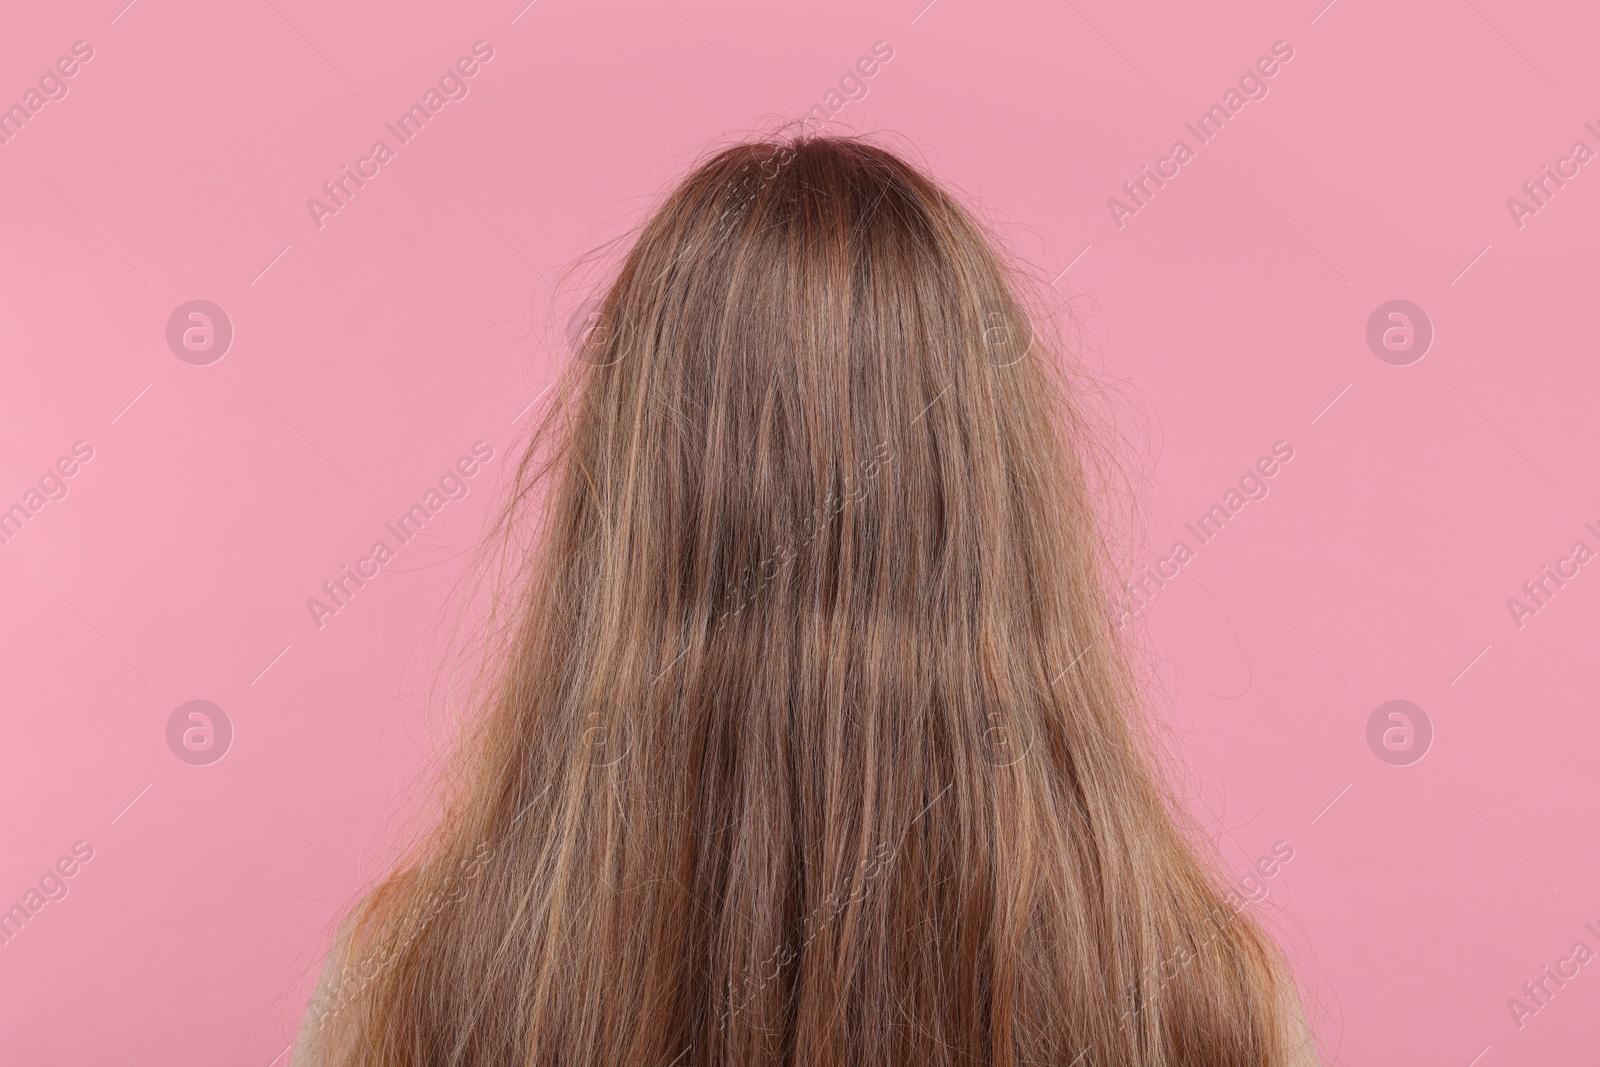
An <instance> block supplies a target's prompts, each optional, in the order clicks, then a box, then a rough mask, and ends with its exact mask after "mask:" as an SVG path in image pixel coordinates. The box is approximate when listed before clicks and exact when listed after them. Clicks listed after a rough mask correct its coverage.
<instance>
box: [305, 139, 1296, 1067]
mask: <svg viewBox="0 0 1600 1067" xmlns="http://www.w3.org/2000/svg"><path fill="white" fill-rule="evenodd" d="M999 248H1000V244H999V242H997V241H995V240H992V239H991V238H990V237H989V236H988V235H987V232H986V229H985V227H984V226H983V225H982V224H980V222H979V221H978V220H977V218H976V217H975V216H974V214H973V213H972V212H970V211H969V210H968V209H967V208H965V207H964V206H963V205H962V204H961V203H960V202H959V201H958V200H957V199H956V197H955V196H953V195H952V194H950V193H948V192H946V191H945V190H944V189H943V188H941V186H940V185H939V184H937V183H936V182H935V181H934V180H933V179H931V178H930V177H929V176H928V175H927V174H926V173H925V172H924V170H922V169H921V168H919V167H917V166H914V165H912V164H910V163H908V162H906V161H905V160H904V159H902V158H901V157H900V156H898V155H897V154H895V153H894V152H892V151H890V150H888V149H887V148H884V147H881V146H879V145H877V144H874V143H872V142H871V141H870V140H869V139H866V138H860V137H840V136H801V137H798V138H793V139H789V138H778V139H767V140H762V141H759V142H754V143H740V144H736V145H734V146H732V147H728V148H726V149H724V150H721V151H718V152H716V153H715V154H714V155H712V156H711V157H710V158H708V159H706V160H705V161H704V162H703V163H701V164H700V165H699V166H697V167H696V168H695V169H694V170H693V172H692V173H691V174H690V175H689V176H688V177H687V178H686V179H684V180H683V181H682V182H681V184H679V185H677V186H676V188H674V189H673V190H672V191H671V192H670V194H669V195H668V196H667V197H666V199H665V201H664V202H663V203H662V204H661V205H660V206H659V207H658V208H657V209H656V210H655V211H654V212H653V213H652V214H651V215H650V217H649V218H648V220H647V221H646V222H645V223H644V224H643V225H642V228H641V229H640V231H639V232H638V236H637V239H636V240H635V241H634V243H633V244H632V245H631V247H630V248H629V249H628V251H627V254H626V256H625V258H624V259H623V260H622V262H621V264H620V266H619V267H617V268H616V270H615V273H614V277H613V278H612V280H611V281H610V284H609V285H608V286H607V287H605V289H604V291H603V295H602V296H601V297H600V299H599V302H598V306H597V307H596V308H595V309H594V311H593V314H592V315H591V316H590V319H591V321H590V322H588V323H586V324H585V325H586V329H585V330H584V331H583V333H582V335H581V337H580V339H579V340H580V343H579V345H578V349H577V352H576V353H575V355H574V358H573V359H572V360H571V361H570V364H569V365H568V366H567V367H566V368H565V370H564V372H563V375H562V378H561V388H560V389H559V390H558V391H557V393H556V394H555V397H554V399H553V401H552V402H551V404H550V405H549V407H548V408H547V410H546V414H545V415H544V416H543V418H542V420H541V421H539V423H538V425H537V429H536V432H534V433H533V434H532V436H531V439H530V442H529V444H528V446H527V448H526V451H525V452H524V453H523V457H522V459H521V461H520V465H519V466H518V467H517V469H516V474H515V477H514V480H513V485H512V486H511V492H510V500H509V503H508V504H507V506H506V509H505V511H504V514H503V515H502V516H501V518H500V520H499V521H500V527H501V528H500V529H498V530H497V531H494V536H493V537H491V538H490V539H489V541H490V542H492V543H494V544H496V545H499V546H500V548H499V549H498V551H499V552H501V553H502V558H503V559H510V560H512V561H513V568H512V572H513V574H514V580H513V581H510V582H508V583H507V587H506V588H507V596H506V598H505V599H503V600H502V601H501V602H499V603H498V604H497V607H496V614H495V619H496V623H495V632H496V633H497V634H498V635H499V636H498V638H497V639H496V641H495V642H494V643H493V645H492V648H491V649H490V651H488V652H485V653H484V656H483V663H484V664H485V665H486V668H487V669H488V670H489V671H490V675H489V677H490V681H491V684H490V685H488V686H487V688H486V689H485V690H484V693H485V696H484V699H483V700H482V702H481V707H480V708H479V714H477V715H476V717H474V718H473V719H472V720H471V721H470V722H469V723H468V725H467V727H466V728H464V730H463V732H462V734H461V736H460V742H459V744H458V752H457V755H458V757H459V759H458V762H457V768H458V773H457V774H456V775H455V776H454V777H452V778H450V779H449V780H448V783H447V788H446V789H445V791H444V792H443V793H442V794H441V795H442V796H445V797H446V799H445V801H444V803H443V804H442V805H441V809H440V810H441V812H442V814H441V815H440V816H439V818H438V819H437V824H436V825H435V826H433V827H432V830H431V832H430V833H428V834H427V835H426V836H425V837H423V838H422V839H420V841H419V843H418V844H417V845H416V847H415V848H414V849H413V850H412V851H411V852H410V853H408V854H407V855H406V856H405V857H404V858H403V859H402V860H401V861H400V862H399V863H398V865H397V866H396V867H395V869H394V870H393V871H392V872H391V873H390V874H389V875H388V876H387V877H386V878H385V879H384V880H383V881H382V882H381V883H380V884H379V885H378V886H377V888H376V889H375V890H373V891H372V892H371V893H369V894H368V895H367V896H366V897H365V898H364V899H363V901H362V902H361V904H360V905H359V906H358V907H357V908H356V909H355V910H354V911H353V912H352V913H351V915H350V916H349V918H348V919H347V921H346V922H345V924H344V928H343V930H342V932H341V933H340V935H339V937H338V939H337V942H336V945H335V949H334V951H333V952H332V953H331V954H330V956H329V962H328V964H327V966H326V968H325V971H324V980H323V984H322V987H321V989H320V990H319V993H318V996H317V997H316V998H315V999H314V1000H313V1002H312V1006H311V1009H310V1010H309V1011H308V1013H307V1017H306V1023H305V1030H304V1033H303V1037H302V1041H301V1048H300V1049H299V1050H298V1052H297V1059H296V1062H297V1064H298V1063H308V1062H309V1063H314V1064H327V1065H337V1067H425V1065H426V1067H436V1065H437V1067H444V1065H463V1067H465V1065H472V1067H488V1065H493V1067H513V1065H515V1067H544V1065H585V1067H590V1065H593V1067H599V1065H616V1067H624V1065H626V1067H756V1065H762V1067H767V1065H776V1064H797V1065H800V1064H803V1065H806V1067H835V1065H837V1067H844V1065H851V1067H854V1065H869V1064H870V1065H874V1067H877V1065H885V1064H895V1065H898V1064H917V1065H939V1067H956V1065H994V1067H1021V1065H1024V1064H1029V1065H1034V1064H1037V1065H1043V1064H1049V1065H1052V1067H1074V1065H1080V1064H1081V1065H1085V1067H1087V1065H1095V1067H1114V1065H1115V1067H1121V1065H1128V1067H1131V1065H1135V1064H1139V1065H1150V1067H1156V1065H1161V1067H1168V1065H1170V1067H1177V1065H1179V1064H1182V1065H1185V1067H1223V1065H1237V1067H1244V1065H1250V1067H1279V1065H1286V1064H1291V1063H1296V1064H1298V1063H1302V1062H1306V1061H1305V1060H1304V1059H1301V1058H1297V1057H1299V1056H1303V1055H1305V1054H1307V1053H1306V1050H1308V1049H1309V1048H1310V1045H1309V1038H1308V1036H1307V1035H1306V1034H1305V1032H1304V1029H1303V1024H1301V1023H1299V1019H1300V1014H1299V1007H1298V1000H1297V998H1296V997H1295V996H1294V994H1293V984H1292V982H1291V981H1290V979H1289V977H1288V970H1287V967H1286V965H1285V963H1284V960H1283V957H1282V956H1281V954H1280V953H1279V951H1278V949H1277V947H1276V946H1275V945H1274V943H1273V942H1272V941H1271V939H1270V938H1269V937H1268V936H1267V935H1266V934H1265V933H1264V932H1263V930H1262V929H1261V928H1260V927H1259V926H1258V925H1257V923H1256V921H1255V920H1254V919H1253V918H1252V917H1251V916H1249V915H1248V914H1247V913H1245V912H1243V911H1241V910H1240V906H1239V901H1238V899H1237V897H1235V896H1233V895H1232V894H1230V893H1229V892H1228V891H1227V890H1226V888H1225V886H1224V883H1223V881H1222V879H1221V878H1220V877H1219V875H1218V874H1217V873H1216V872H1217V870H1218V865H1217V864H1216V862H1215V860H1214V858H1213V857H1212V854H1211V851H1210V849H1209V846H1207V845H1206V844H1205V843H1204V842H1203V841H1201V840H1200V835H1199V834H1197V833H1196V832H1195V830H1194V828H1193V826H1192V825H1191V823H1190V822H1189V821H1188V819H1187V817H1186V816H1185V815H1184V813H1183V810H1182V808H1181V806H1180V805H1179V804H1177V803H1176V802H1175V801H1174V800H1173V798H1172V792H1171V790H1170V788H1169V787H1168V786H1167V785H1166V784H1165V782H1166V777H1165V772H1164V771H1163V770H1162V761H1161V760H1160V759H1159V758H1158V757H1157V752H1156V748H1157V746H1155V745H1154V744H1153V743H1152V742H1151V740H1150V731H1149V729H1148V727H1147V725H1146V723H1145V721H1144V715H1143V711H1142V707H1141V700H1140V696H1139V687H1138V685H1137V684H1136V681H1135V678H1134V671H1133V670H1132V669H1131V667H1130V665H1129V660H1130V653H1129V650H1128V647H1127V641H1126V638H1125V636H1124V634H1123V633H1122V632H1121V628H1120V627H1119V625H1118V621H1117V619H1116V617H1115V614H1116V613H1115V611H1114V609H1113V607H1112V600H1111V597H1110V596H1109V595H1108V582H1107V576H1108V574H1109V571H1110V566H1109V563H1108V552H1107V549H1106V547H1105V546H1106V543H1107V538H1106V536H1105V530H1104V527H1105V523H1104V520H1103V512H1102V509H1101V508H1100V506H1099V501H1098V500H1097V493H1096V490H1095V485H1096V484H1098V482H1097V477H1096V471H1095V464H1094V463H1093V462H1092V461H1091V458H1090V457H1092V455H1093V454H1094V449H1095V448H1096V447H1097V446H1096V443H1095V439H1094V436H1093V435H1092V434H1090V433H1089V432H1088V425H1089V420H1087V419H1086V418H1085V415H1084V411H1083V408H1082V404H1081V403H1080V400H1081V397H1080V396H1079V395H1078V394H1076V393H1075V391H1074V387H1073V381H1074V378H1073V375H1072V374H1071V373H1069V369H1068V368H1069V366H1070V364H1069V362H1068V353H1067V352H1066V351H1064V349H1065V347H1066V346H1064V345H1062V344H1061V342H1060V338H1059V331H1056V330H1046V329H1045V328H1044V325H1043V324H1045V323H1048V322H1050V321H1052V320H1051V317H1050V316H1049V315H1048V314H1041V313H1033V314H1030V313H1029V307H1028V306H1027V305H1025V304H1024V303H1023V300H1024V296H1025V294H1027V293H1028V291H1029V290H1028V286H1027V285H1026V284H1025V282H1024V275H1023V273H1022V272H1021V271H1020V270H1019V269H1018V268H1017V267H1015V266H1014V265H1011V264H1010V263H1009V262H1008V261H1007V259H1006V258H1005V257H1004V256H1002V254H1001V253H1000V251H999ZM508 546H509V547H508ZM1309 1054H1310V1055H1311V1056H1312V1058H1311V1060H1310V1061H1309V1062H1313V1063H1314V1062H1316V1061H1315V1058H1314V1052H1313V1053H1309Z"/></svg>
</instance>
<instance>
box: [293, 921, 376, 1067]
mask: <svg viewBox="0 0 1600 1067" xmlns="http://www.w3.org/2000/svg"><path fill="white" fill-rule="evenodd" d="M360 911H361V909H360V908H357V909H355V911H354V912H352V913H351V915H349V916H347V917H346V918H345V919H344V921H343V922H341V923H340V925H339V929H338V930H337V931H336V932H335V934H334V937H333V945H332V946H331V947H330V948H329V949H328V955H327V958H326V959H325V960H324V961H323V964H322V973H321V974H320V976H319V977H318V978H317V987H316V989H315V990H314V991H313V992H312V994H311V1000H310V1002H309V1003H308V1004H307V1005H306V1012H305V1015H304V1017H303V1018H302V1019H301V1020H300V1033H299V1036H298V1037H296V1038H295V1043H294V1053H293V1054H292V1055H291V1056H290V1060H289V1067H338V1065H339V1064H341V1063H344V1062H346V1059H347V1056H346V1054H347V1053H348V1051H349V1041H348V1039H346V1038H341V1037H340V1034H341V1033H344V1032H346V1031H347V1029H348V1028H347V1027H346V1026H343V1025H341V1023H344V1022H348V1018H346V1019H340V1018H339V1015H340V1011H341V1009H342V1008H345V1007H347V1006H348V1004H349V1000H350V995H351V993H352V992H353V990H352V989H351V988H350V986H349V981H348V964H349V957H350V943H351V936H352V934H351V931H352V930H353V928H354V926H355V923H356V916H357V915H359V914H360Z"/></svg>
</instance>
